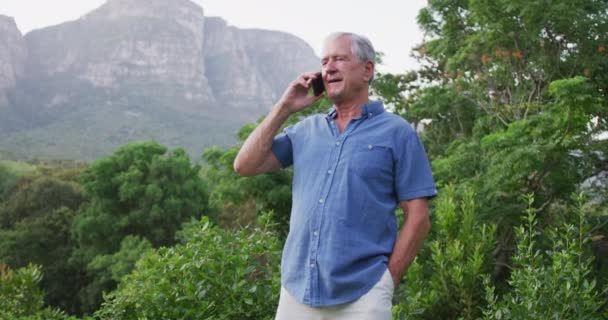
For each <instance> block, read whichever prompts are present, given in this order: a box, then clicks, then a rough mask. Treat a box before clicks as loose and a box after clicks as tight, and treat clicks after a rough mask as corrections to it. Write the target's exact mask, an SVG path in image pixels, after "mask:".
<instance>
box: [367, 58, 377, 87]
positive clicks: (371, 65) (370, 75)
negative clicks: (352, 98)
mask: <svg viewBox="0 0 608 320" xmlns="http://www.w3.org/2000/svg"><path fill="white" fill-rule="evenodd" d="M375 68H376V66H375V65H374V63H373V62H371V61H367V62H365V77H364V80H365V81H366V82H369V81H370V80H371V79H372V78H373V76H374V70H375Z"/></svg>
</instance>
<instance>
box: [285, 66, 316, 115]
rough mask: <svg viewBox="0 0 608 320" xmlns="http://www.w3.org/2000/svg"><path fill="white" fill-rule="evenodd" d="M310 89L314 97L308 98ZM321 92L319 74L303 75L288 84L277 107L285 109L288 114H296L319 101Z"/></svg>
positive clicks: (309, 73)
mask: <svg viewBox="0 0 608 320" xmlns="http://www.w3.org/2000/svg"><path fill="white" fill-rule="evenodd" d="M311 87H312V88H313V91H314V95H312V96H309V95H308V92H309V91H310V88H311ZM321 88H322V89H321ZM323 90H325V88H324V86H323V78H322V76H321V72H308V73H303V74H301V75H300V76H299V77H298V78H297V79H296V80H294V81H292V82H291V83H290V84H289V86H288V87H287V89H286V90H285V93H283V96H282V97H281V99H280V100H279V105H280V106H282V107H284V108H287V110H289V112H290V113H295V112H298V111H300V110H303V109H305V108H306V107H308V106H310V105H311V104H313V103H314V102H315V101H317V100H319V99H321V97H322V95H321V93H323Z"/></svg>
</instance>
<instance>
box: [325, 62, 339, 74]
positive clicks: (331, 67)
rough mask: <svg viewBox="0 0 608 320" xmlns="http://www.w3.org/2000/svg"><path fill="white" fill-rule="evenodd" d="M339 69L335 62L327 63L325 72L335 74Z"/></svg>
mask: <svg viewBox="0 0 608 320" xmlns="http://www.w3.org/2000/svg"><path fill="white" fill-rule="evenodd" d="M337 70H338V69H336V63H335V62H334V61H333V60H330V61H327V63H326V64H325V72H326V73H334V72H336V71H337Z"/></svg>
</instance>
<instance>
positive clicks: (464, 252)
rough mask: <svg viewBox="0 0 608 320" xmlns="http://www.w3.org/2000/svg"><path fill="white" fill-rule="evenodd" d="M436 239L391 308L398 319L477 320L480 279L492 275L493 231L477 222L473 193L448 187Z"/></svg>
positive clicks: (481, 290)
mask: <svg viewBox="0 0 608 320" xmlns="http://www.w3.org/2000/svg"><path fill="white" fill-rule="evenodd" d="M432 230H433V231H432V233H431V235H430V238H429V241H427V243H426V246H425V247H424V249H423V250H422V251H421V253H420V255H419V257H418V258H416V260H415V261H414V263H413V264H412V265H411V266H410V268H409V270H408V273H407V279H406V282H405V285H404V287H405V290H404V291H403V292H400V293H398V294H397V297H396V299H397V300H401V299H403V302H401V303H400V304H398V305H396V306H395V307H394V308H393V314H394V316H395V317H396V318H398V319H412V318H413V319H476V317H477V316H479V315H480V312H479V308H478V307H479V304H480V303H483V302H484V300H483V299H484V288H483V282H482V277H481V276H482V275H487V274H489V272H490V271H491V267H492V265H491V252H492V250H493V249H494V247H495V241H494V233H495V230H496V227H495V226H494V225H488V224H482V223H480V222H479V220H478V219H477V215H476V207H475V201H474V193H473V192H472V191H466V192H465V193H464V195H462V197H458V196H457V195H456V194H455V188H454V187H453V186H447V187H446V188H445V189H444V190H443V191H442V193H441V195H440V196H439V197H438V199H437V204H436V209H435V214H434V221H433V227H432Z"/></svg>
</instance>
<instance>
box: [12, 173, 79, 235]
mask: <svg viewBox="0 0 608 320" xmlns="http://www.w3.org/2000/svg"><path fill="white" fill-rule="evenodd" d="M83 202H84V196H83V194H82V190H81V188H80V186H79V185H78V184H76V183H74V182H69V181H63V180H60V179H58V178H54V177H49V176H44V175H37V176H32V177H29V178H28V177H25V178H22V179H21V180H20V181H19V182H18V184H17V185H16V186H15V187H14V188H13V190H12V191H11V193H10V194H9V195H7V199H6V200H5V201H4V202H3V203H2V204H1V205H0V227H1V228H5V229H8V228H13V227H14V225H15V224H16V223H18V222H19V221H22V220H24V219H28V218H37V217H43V216H45V215H46V214H48V213H49V212H51V211H53V210H55V209H59V208H61V207H67V208H70V209H77V208H78V207H79V206H80V204H82V203H83Z"/></svg>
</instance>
